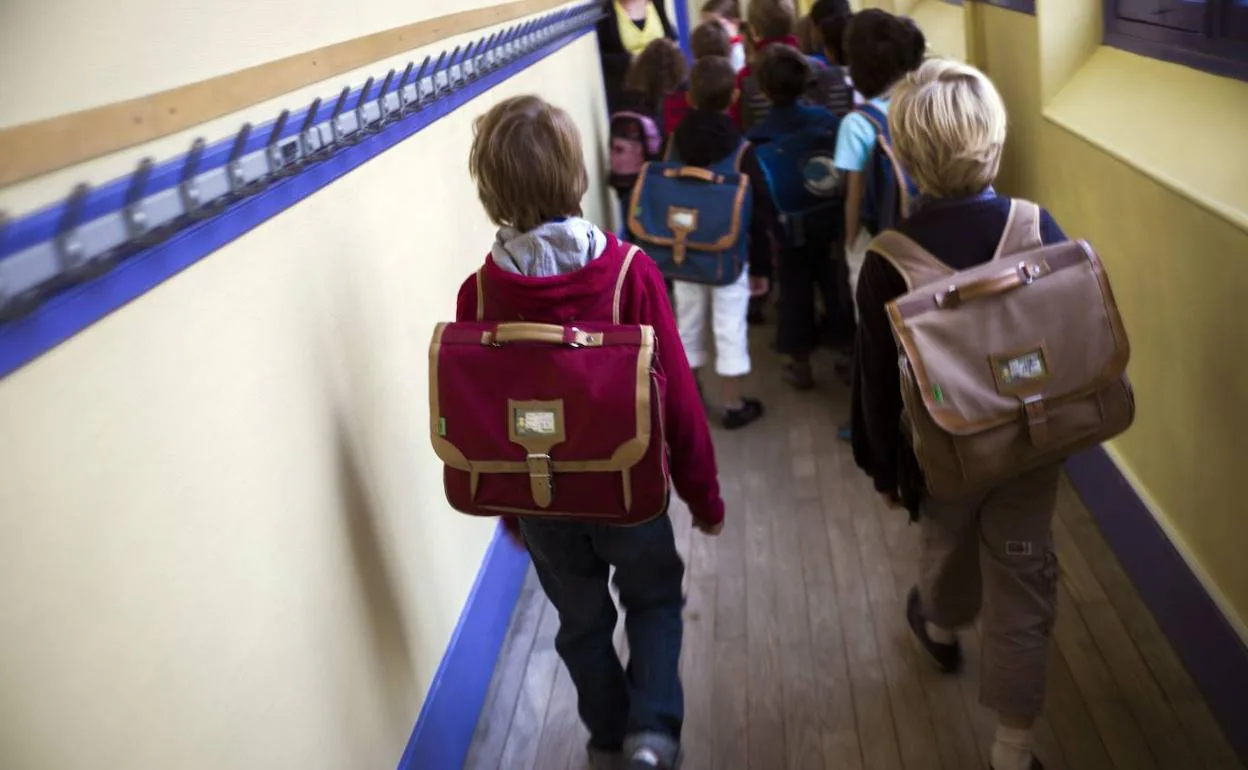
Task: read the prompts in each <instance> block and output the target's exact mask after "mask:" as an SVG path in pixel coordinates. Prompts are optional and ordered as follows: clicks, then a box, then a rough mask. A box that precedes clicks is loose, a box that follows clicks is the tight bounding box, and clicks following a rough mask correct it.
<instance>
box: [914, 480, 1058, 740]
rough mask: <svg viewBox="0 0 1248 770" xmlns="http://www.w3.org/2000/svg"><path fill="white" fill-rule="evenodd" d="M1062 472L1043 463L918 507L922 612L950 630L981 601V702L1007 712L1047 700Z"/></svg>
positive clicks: (1032, 711) (1035, 707) (1022, 714)
mask: <svg viewBox="0 0 1248 770" xmlns="http://www.w3.org/2000/svg"><path fill="white" fill-rule="evenodd" d="M1060 472H1061V466H1059V465H1051V466H1047V467H1045V468H1041V469H1039V470H1036V471H1031V472H1030V473H1027V474H1025V475H1023V476H1020V477H1018V478H1017V479H1014V480H1013V481H1010V482H1009V483H1006V484H1002V485H1001V486H999V487H997V488H995V489H993V490H992V491H990V492H987V493H984V494H980V495H976V496H974V497H969V498H966V499H964V500H958V501H956V502H936V501H933V500H925V501H924V502H923V504H922V507H921V509H920V514H921V523H922V528H923V532H922V543H923V552H922V562H921V565H920V569H921V574H920V578H919V581H920V582H919V595H920V598H921V600H922V608H923V615H924V617H925V618H926V619H927V620H929V621H931V622H932V623H935V624H936V625H938V626H940V627H942V628H950V629H952V628H959V627H962V626H967V625H970V624H971V623H972V622H973V621H974V620H975V617H976V616H977V615H979V614H980V611H981V609H982V614H983V618H982V622H981V629H982V632H983V656H982V658H983V659H982V662H981V671H980V702H981V703H983V704H984V705H985V706H987V707H988V708H990V709H992V710H993V711H996V712H997V713H999V714H1005V715H1007V716H1010V717H1017V718H1028V717H1035V716H1039V715H1040V713H1041V711H1042V710H1043V707H1044V689H1045V673H1046V667H1047V665H1048V657H1049V654H1048V653H1049V633H1050V631H1051V630H1052V628H1053V620H1054V617H1055V616H1056V610H1057V577H1058V572H1057V554H1056V553H1055V552H1054V550H1053V532H1052V525H1053V512H1054V509H1055V508H1056V506H1057V483H1058V475H1059V474H1060Z"/></svg>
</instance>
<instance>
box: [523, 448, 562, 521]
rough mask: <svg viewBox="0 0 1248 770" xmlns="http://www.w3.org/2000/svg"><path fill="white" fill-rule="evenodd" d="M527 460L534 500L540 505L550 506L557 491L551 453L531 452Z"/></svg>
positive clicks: (542, 506) (543, 506)
mask: <svg viewBox="0 0 1248 770" xmlns="http://www.w3.org/2000/svg"><path fill="white" fill-rule="evenodd" d="M525 461H526V463H527V464H528V466H529V488H530V489H531V490H532V492H533V502H535V503H537V505H538V507H541V508H549V507H550V502H551V499H552V498H553V497H554V491H555V489H554V488H555V480H554V465H553V463H552V462H551V459H550V455H548V454H530V455H529V456H528V457H527V458H525Z"/></svg>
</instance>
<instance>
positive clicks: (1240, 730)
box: [1066, 447, 1248, 763]
mask: <svg viewBox="0 0 1248 770" xmlns="http://www.w3.org/2000/svg"><path fill="white" fill-rule="evenodd" d="M1066 475H1067V476H1068V477H1069V478H1070V481H1071V483H1072V484H1073V485H1074V487H1075V489H1076V490H1077V491H1078V493H1079V497H1080V498H1081V499H1082V500H1083V503H1084V505H1085V506H1087V508H1088V511H1089V512H1090V513H1091V514H1092V517H1093V518H1094V519H1096V523H1097V524H1098V525H1100V528H1101V532H1102V533H1103V534H1104V535H1105V540H1106V541H1107V542H1108V543H1109V545H1110V547H1111V548H1113V550H1114V553H1115V554H1117V556H1118V560H1119V561H1120V562H1122V568H1123V569H1124V570H1125V571H1126V573H1127V575H1129V576H1130V577H1131V582H1132V583H1134V584H1135V588H1136V590H1137V591H1139V592H1140V597H1141V598H1143V599H1144V603H1145V604H1147V605H1148V608H1149V610H1151V611H1152V613H1153V617H1155V618H1156V619H1157V624H1158V625H1159V626H1161V630H1162V632H1164V633H1165V635H1166V638H1168V639H1169V640H1170V645H1171V646H1172V647H1174V651H1175V652H1176V653H1178V655H1179V658H1180V659H1182V661H1183V665H1184V666H1185V667H1186V668H1187V671H1188V673H1189V674H1191V676H1192V680H1193V681H1194V682H1195V683H1196V686H1197V687H1198V688H1199V689H1200V692H1201V694H1202V695H1204V697H1205V702H1206V703H1207V704H1208V705H1209V710H1210V711H1212V712H1213V714H1214V716H1215V717H1216V718H1217V720H1218V722H1219V723H1220V724H1221V725H1222V731H1223V733H1224V734H1225V735H1226V737H1227V739H1228V740H1229V741H1230V743H1231V745H1232V746H1233V747H1234V748H1235V751H1236V752H1238V754H1239V756H1240V758H1241V759H1242V760H1243V761H1244V762H1245V763H1248V709H1245V708H1244V705H1245V703H1246V702H1248V701H1246V700H1245V698H1248V695H1246V694H1248V648H1245V646H1244V642H1243V641H1242V640H1241V639H1240V638H1239V635H1238V634H1237V633H1235V629H1234V628H1233V627H1232V626H1231V624H1230V623H1229V622H1228V621H1227V620H1226V618H1225V617H1223V615H1222V612H1221V611H1220V610H1219V609H1218V606H1217V604H1215V603H1214V601H1213V599H1212V598H1210V596H1209V594H1208V593H1207V592H1206V591H1205V588H1204V586H1203V585H1201V582H1200V580H1199V579H1198V578H1197V577H1196V576H1195V575H1194V574H1192V570H1191V568H1190V567H1188V566H1187V562H1186V561H1184V560H1183V557H1182V555H1180V554H1179V552H1178V551H1177V550H1176V549H1175V547H1174V544H1173V543H1171V542H1170V538H1168V537H1166V533H1165V532H1164V531H1163V530H1162V529H1161V526H1160V525H1159V524H1158V523H1157V520H1156V519H1154V518H1153V514H1152V513H1151V512H1150V511H1149V510H1148V506H1146V505H1145V504H1144V501H1143V500H1141V499H1140V497H1139V495H1138V494H1136V492H1135V488H1134V487H1132V486H1131V482H1129V481H1127V479H1126V478H1124V477H1123V475H1122V472H1121V471H1119V470H1118V466H1117V465H1116V464H1115V463H1114V461H1113V459H1111V458H1110V456H1109V455H1108V454H1107V453H1106V452H1105V450H1104V449H1102V448H1100V447H1097V448H1096V449H1093V450H1091V451H1088V452H1083V453H1080V454H1078V455H1075V456H1074V457H1071V458H1070V459H1069V460H1067V461H1066Z"/></svg>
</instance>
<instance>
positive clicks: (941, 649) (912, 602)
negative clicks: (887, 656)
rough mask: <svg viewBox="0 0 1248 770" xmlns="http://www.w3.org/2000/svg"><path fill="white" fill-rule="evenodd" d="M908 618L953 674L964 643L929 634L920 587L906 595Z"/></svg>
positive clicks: (939, 665)
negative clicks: (936, 639) (943, 641)
mask: <svg viewBox="0 0 1248 770" xmlns="http://www.w3.org/2000/svg"><path fill="white" fill-rule="evenodd" d="M906 620H907V621H908V622H909V623H910V630H911V631H913V632H914V636H915V638H916V639H918V640H919V644H920V645H922V647H923V651H924V652H926V653H927V654H928V657H930V658H931V659H932V662H933V663H935V664H936V668H938V669H940V670H941V671H943V672H944V673H946V674H952V673H954V672H955V671H957V670H958V669H959V668H961V667H962V645H960V644H958V641H957V640H956V639H955V640H954V642H953V644H940V643H939V642H934V641H932V638H931V637H930V636H928V635H927V620H926V619H925V618H924V617H923V608H922V607H920V606H919V589H918V588H911V589H910V595H909V596H908V597H906ZM1033 770H1034V768H1033Z"/></svg>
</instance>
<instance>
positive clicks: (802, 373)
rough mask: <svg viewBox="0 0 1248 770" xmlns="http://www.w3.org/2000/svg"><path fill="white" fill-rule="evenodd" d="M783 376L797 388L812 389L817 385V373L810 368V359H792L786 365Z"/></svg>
mask: <svg viewBox="0 0 1248 770" xmlns="http://www.w3.org/2000/svg"><path fill="white" fill-rule="evenodd" d="M782 376H783V377H784V381H785V382H787V383H788V384H789V385H790V386H792V387H793V388H794V389H796V390H810V389H811V388H813V387H815V373H814V371H813V370H812V369H811V368H810V362H809V361H800V362H799V361H790V362H789V363H787V364H785V365H784V372H783V374H782Z"/></svg>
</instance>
